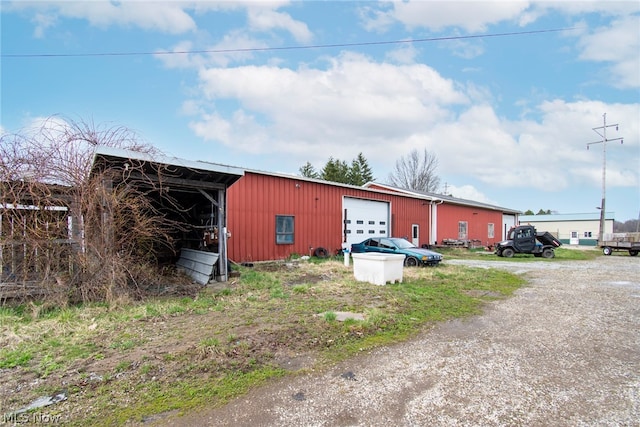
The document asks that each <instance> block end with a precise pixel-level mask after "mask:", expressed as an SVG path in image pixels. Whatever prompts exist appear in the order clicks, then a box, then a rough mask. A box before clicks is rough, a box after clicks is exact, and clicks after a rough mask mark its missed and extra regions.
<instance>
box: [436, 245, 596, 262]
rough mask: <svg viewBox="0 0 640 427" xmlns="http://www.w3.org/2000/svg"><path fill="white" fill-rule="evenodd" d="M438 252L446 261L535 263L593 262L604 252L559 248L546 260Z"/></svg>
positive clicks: (453, 250)
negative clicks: (476, 260) (469, 260)
mask: <svg viewBox="0 0 640 427" xmlns="http://www.w3.org/2000/svg"><path fill="white" fill-rule="evenodd" d="M435 250H436V251H437V252H439V253H441V254H443V255H444V256H445V260H446V259H482V260H487V261H513V262H523V261H525V262H526V261H532V262H533V261H535V262H554V261H580V260H583V261H584V260H591V259H595V258H597V257H599V256H601V255H602V252H601V251H600V250H598V249H596V248H594V249H571V248H566V247H562V246H561V247H559V248H557V249H555V250H554V252H555V257H554V258H550V259H546V258H542V257H536V256H535V255H531V254H515V255H514V256H513V258H504V257H499V256H497V255H495V254H494V253H493V252H487V251H484V250H468V249H462V248H438V249H435Z"/></svg>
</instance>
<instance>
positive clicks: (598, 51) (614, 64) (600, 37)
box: [579, 16, 640, 88]
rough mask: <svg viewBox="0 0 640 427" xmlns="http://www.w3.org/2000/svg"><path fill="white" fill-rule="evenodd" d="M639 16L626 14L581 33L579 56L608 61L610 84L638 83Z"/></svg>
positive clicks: (589, 59) (634, 85) (620, 86)
mask: <svg viewBox="0 0 640 427" xmlns="http://www.w3.org/2000/svg"><path fill="white" fill-rule="evenodd" d="M639 28H640V16H626V17H623V18H620V19H616V20H614V21H612V22H611V23H610V24H609V25H607V26H606V27H601V28H598V29H596V30H595V31H594V32H593V33H591V34H585V35H583V36H582V37H581V39H580V42H579V46H580V48H581V53H580V59H583V60H585V61H598V62H608V63H610V64H611V66H610V67H609V69H610V72H611V82H610V84H611V85H612V86H614V87H619V88H638V87H640V32H639V30H638V29H639Z"/></svg>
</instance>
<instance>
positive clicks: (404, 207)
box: [227, 171, 502, 262]
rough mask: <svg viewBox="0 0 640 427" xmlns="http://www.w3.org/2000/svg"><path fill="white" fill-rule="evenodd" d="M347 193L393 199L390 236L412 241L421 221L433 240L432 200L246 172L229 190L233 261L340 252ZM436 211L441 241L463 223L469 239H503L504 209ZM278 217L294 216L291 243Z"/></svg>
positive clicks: (446, 207)
mask: <svg viewBox="0 0 640 427" xmlns="http://www.w3.org/2000/svg"><path fill="white" fill-rule="evenodd" d="M343 197H356V198H362V199H368V200H383V201H387V202H389V203H390V209H391V235H392V236H396V237H407V238H408V239H409V240H411V236H412V226H413V224H417V225H418V226H419V227H420V242H419V243H420V244H424V243H428V242H429V235H428V234H429V220H430V218H429V208H430V204H429V202H428V201H425V200H421V199H416V198H412V197H407V196H405V195H402V194H385V193H377V192H375V191H370V190H366V189H362V190H360V189H356V188H349V187H341V186H336V185H333V184H331V183H319V182H310V181H305V180H298V179H295V178H293V177H279V176H273V175H266V174H264V175H263V174H259V173H254V172H249V171H247V172H246V173H245V175H244V177H242V178H241V179H240V180H239V181H238V182H236V183H235V184H234V185H232V186H231V187H230V188H229V190H228V192H227V228H228V230H229V232H231V235H232V237H231V238H230V239H229V241H228V253H229V259H231V260H233V261H235V262H250V261H265V260H277V259H286V258H288V257H289V256H291V255H293V254H298V255H311V254H313V251H314V250H315V249H316V248H318V247H323V248H325V249H326V250H327V251H329V253H330V254H333V253H335V252H336V251H339V250H340V248H341V245H342V241H343V224H342V214H343V211H342V209H343V207H342V201H343ZM437 209H438V213H437V227H438V232H437V236H438V240H439V241H440V242H441V241H442V239H458V223H459V222H460V221H467V223H468V226H467V232H468V236H467V238H468V239H471V240H479V241H480V242H481V243H482V244H484V245H489V244H494V243H495V242H497V241H499V240H500V238H501V228H502V212H501V211H498V210H490V209H482V208H479V207H469V206H460V205H453V204H447V203H444V204H440V205H438V206H437ZM276 215H291V216H293V217H294V218H295V237H294V243H293V244H284V245H283V244H276V241H275V231H276V224H275V222H276V219H275V217H276ZM489 223H493V224H494V229H495V236H494V238H490V237H488V224H489ZM363 239H364V238H363Z"/></svg>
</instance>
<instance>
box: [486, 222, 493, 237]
mask: <svg viewBox="0 0 640 427" xmlns="http://www.w3.org/2000/svg"><path fill="white" fill-rule="evenodd" d="M487 237H488V238H489V239H493V238H494V237H495V226H494V225H493V224H492V223H489V224H487Z"/></svg>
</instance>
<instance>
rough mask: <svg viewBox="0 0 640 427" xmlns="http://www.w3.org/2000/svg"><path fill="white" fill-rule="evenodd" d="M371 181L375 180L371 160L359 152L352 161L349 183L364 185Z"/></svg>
mask: <svg viewBox="0 0 640 427" xmlns="http://www.w3.org/2000/svg"><path fill="white" fill-rule="evenodd" d="M369 181H373V173H372V172H371V167H369V162H367V159H366V158H365V157H364V155H363V154H362V153H359V154H358V157H356V158H355V159H354V160H353V161H352V162H351V169H350V170H349V184H352V185H358V186H362V185H364V184H366V183H367V182H369Z"/></svg>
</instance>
